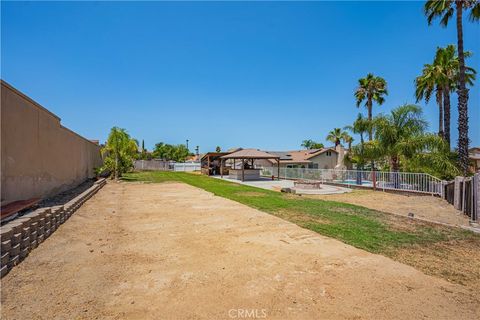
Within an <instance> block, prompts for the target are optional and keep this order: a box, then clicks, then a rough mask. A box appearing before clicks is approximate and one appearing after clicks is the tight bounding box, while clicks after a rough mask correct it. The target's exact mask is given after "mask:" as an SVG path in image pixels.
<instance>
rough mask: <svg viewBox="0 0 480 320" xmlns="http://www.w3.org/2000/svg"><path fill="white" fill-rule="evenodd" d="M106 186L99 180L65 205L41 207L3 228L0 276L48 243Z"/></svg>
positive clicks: (0, 236)
mask: <svg viewBox="0 0 480 320" xmlns="http://www.w3.org/2000/svg"><path fill="white" fill-rule="evenodd" d="M105 184H106V180H105V179H100V180H98V181H96V182H95V183H94V185H93V186H92V187H90V188H88V189H87V190H85V192H83V193H81V194H80V195H78V196H77V197H75V198H74V199H72V200H71V201H69V202H67V203H66V204H64V205H61V206H54V207H51V208H40V209H37V210H35V211H32V212H30V213H27V214H25V215H23V216H21V217H19V218H17V219H15V220H13V221H11V222H9V223H7V224H5V225H3V226H1V227H0V241H1V245H2V247H1V252H0V253H1V261H0V262H1V264H0V268H1V276H2V277H3V276H4V275H6V274H7V273H8V272H9V271H10V270H11V269H12V268H13V267H14V266H15V265H17V264H18V263H19V262H20V261H22V260H23V259H25V258H26V257H27V256H28V254H29V252H30V251H31V250H33V249H34V248H36V247H38V246H39V245H40V244H41V243H42V242H43V241H45V239H47V238H48V237H49V236H50V235H51V234H52V233H53V232H54V231H55V230H57V229H58V228H59V227H60V225H61V224H63V223H65V221H66V220H67V219H68V218H69V217H70V216H71V215H72V214H73V213H74V212H75V211H76V210H77V209H78V208H79V207H80V206H81V205H82V204H83V203H85V201H87V200H88V199H90V198H91V197H92V196H93V195H94V194H95V193H97V191H98V190H100V189H101V188H102V187H103V186H104V185H105Z"/></svg>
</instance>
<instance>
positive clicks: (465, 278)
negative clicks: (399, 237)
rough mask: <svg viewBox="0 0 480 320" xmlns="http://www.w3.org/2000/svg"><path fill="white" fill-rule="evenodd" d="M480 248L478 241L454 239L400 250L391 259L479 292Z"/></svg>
mask: <svg viewBox="0 0 480 320" xmlns="http://www.w3.org/2000/svg"><path fill="white" fill-rule="evenodd" d="M479 249H480V248H479V247H478V241H476V240H475V239H466V240H451V241H445V242H437V243H431V244H425V245H413V246H409V247H406V248H398V249H397V250H395V251H394V252H393V253H392V255H391V257H392V258H393V259H394V260H397V261H400V262H402V263H405V264H408V265H411V266H413V267H415V268H417V269H419V270H421V271H423V272H424V273H426V274H429V275H432V276H437V277H440V278H443V279H446V280H448V281H450V282H454V283H458V284H461V285H464V286H467V287H469V288H472V289H474V290H475V291H477V292H479V290H480V250H479Z"/></svg>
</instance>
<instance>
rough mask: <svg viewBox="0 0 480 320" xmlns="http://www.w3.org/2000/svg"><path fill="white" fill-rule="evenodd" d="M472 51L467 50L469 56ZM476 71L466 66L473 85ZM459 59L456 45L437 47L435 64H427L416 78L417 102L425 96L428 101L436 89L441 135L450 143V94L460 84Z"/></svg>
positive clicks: (467, 76)
mask: <svg viewBox="0 0 480 320" xmlns="http://www.w3.org/2000/svg"><path fill="white" fill-rule="evenodd" d="M470 55H471V53H470V52H468V51H467V52H465V57H469V56H470ZM475 74H476V71H475V70H474V69H473V68H470V67H466V75H465V76H466V81H467V84H468V85H470V86H472V85H473V81H474V80H475ZM458 76H459V61H458V56H457V50H456V47H455V46H454V45H449V46H447V47H445V48H437V51H436V54H435V59H434V61H433V64H426V65H425V67H424V69H423V72H422V75H421V76H419V77H417V79H416V80H415V85H416V90H415V96H416V98H417V102H418V101H419V100H421V99H423V98H425V101H426V102H427V103H428V101H429V99H430V96H431V94H432V91H433V90H435V91H436V99H437V104H438V105H439V111H440V112H439V135H440V136H441V137H443V138H444V139H445V141H446V142H447V144H448V145H450V94H451V92H453V91H454V90H455V89H456V88H457V85H458Z"/></svg>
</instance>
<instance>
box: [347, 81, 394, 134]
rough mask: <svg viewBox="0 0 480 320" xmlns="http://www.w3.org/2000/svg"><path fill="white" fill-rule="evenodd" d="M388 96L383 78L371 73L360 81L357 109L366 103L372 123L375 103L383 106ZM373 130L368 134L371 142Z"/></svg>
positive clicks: (357, 92)
mask: <svg viewBox="0 0 480 320" xmlns="http://www.w3.org/2000/svg"><path fill="white" fill-rule="evenodd" d="M386 95H388V91H387V82H386V81H385V79H383V78H382V77H376V76H374V75H373V74H371V73H369V74H367V76H366V77H365V78H362V79H359V80H358V88H357V90H356V91H355V99H356V100H357V107H360V105H361V104H362V102H364V101H365V107H367V110H368V120H369V121H372V118H373V116H372V108H373V102H376V103H377V104H378V105H382V104H383V102H384V101H385V96H386ZM372 137H373V133H372V130H371V129H370V131H369V132H368V138H369V140H372Z"/></svg>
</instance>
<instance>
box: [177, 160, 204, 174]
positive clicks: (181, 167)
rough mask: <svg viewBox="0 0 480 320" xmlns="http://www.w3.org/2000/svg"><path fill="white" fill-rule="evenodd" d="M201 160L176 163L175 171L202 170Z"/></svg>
mask: <svg viewBox="0 0 480 320" xmlns="http://www.w3.org/2000/svg"><path fill="white" fill-rule="evenodd" d="M200 169H201V165H200V162H185V163H174V164H173V171H190V172H191V171H200Z"/></svg>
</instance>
